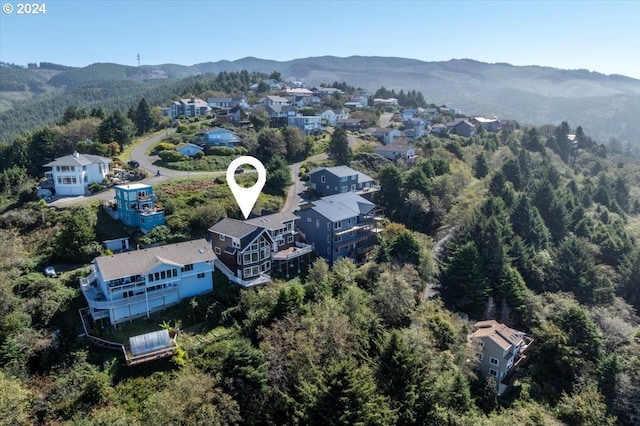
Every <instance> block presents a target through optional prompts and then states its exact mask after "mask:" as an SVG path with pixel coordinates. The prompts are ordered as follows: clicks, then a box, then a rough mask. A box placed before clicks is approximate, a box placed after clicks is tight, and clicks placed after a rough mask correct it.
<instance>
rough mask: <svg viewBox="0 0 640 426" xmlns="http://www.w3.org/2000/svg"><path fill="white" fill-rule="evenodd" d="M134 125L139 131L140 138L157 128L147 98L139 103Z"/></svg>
mask: <svg viewBox="0 0 640 426" xmlns="http://www.w3.org/2000/svg"><path fill="white" fill-rule="evenodd" d="M134 123H135V125H136V128H137V129H138V131H137V135H138V136H140V135H144V134H145V133H148V132H150V131H151V130H152V129H153V128H154V126H155V120H154V119H153V115H152V114H151V107H150V106H149V103H148V102H147V100H146V99H145V98H142V99H140V102H139V103H138V108H137V109H136V113H135V120H134Z"/></svg>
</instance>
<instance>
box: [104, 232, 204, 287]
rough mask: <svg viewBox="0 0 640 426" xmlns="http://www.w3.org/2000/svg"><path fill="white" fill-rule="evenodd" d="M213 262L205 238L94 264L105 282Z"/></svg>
mask: <svg viewBox="0 0 640 426" xmlns="http://www.w3.org/2000/svg"><path fill="white" fill-rule="evenodd" d="M215 258H216V255H215V254H214V253H213V249H212V248H211V243H210V242H208V241H207V240H205V239H204V238H202V239H199V240H192V241H186V242H183V243H177V244H167V245H164V246H158V247H152V248H148V249H143V250H134V251H128V252H125V253H117V254H113V255H111V256H100V257H96V258H95V259H94V260H93V263H94V264H95V265H96V267H97V268H98V269H99V270H100V273H101V274H102V278H103V279H104V280H105V281H110V280H114V279H117V278H123V277H129V276H132V275H142V274H145V273H147V272H148V271H150V270H152V269H154V268H155V267H157V266H159V265H161V264H169V265H175V266H183V265H189V264H192V263H198V262H205V261H210V260H213V259H215Z"/></svg>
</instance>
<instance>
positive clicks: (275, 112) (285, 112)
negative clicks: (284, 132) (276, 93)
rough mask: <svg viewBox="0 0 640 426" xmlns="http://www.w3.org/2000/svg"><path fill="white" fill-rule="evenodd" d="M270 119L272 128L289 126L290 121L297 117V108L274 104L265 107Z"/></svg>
mask: <svg viewBox="0 0 640 426" xmlns="http://www.w3.org/2000/svg"><path fill="white" fill-rule="evenodd" d="M264 109H265V111H266V112H267V115H269V118H270V125H271V126H272V127H283V126H286V125H288V124H289V119H290V118H293V117H295V116H296V115H297V111H296V107H295V106H293V105H281V104H272V105H266V106H265V107H264Z"/></svg>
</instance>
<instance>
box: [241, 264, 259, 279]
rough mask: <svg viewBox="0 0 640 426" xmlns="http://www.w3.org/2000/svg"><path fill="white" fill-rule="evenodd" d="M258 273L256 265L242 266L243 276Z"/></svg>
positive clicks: (251, 275) (246, 276)
mask: <svg viewBox="0 0 640 426" xmlns="http://www.w3.org/2000/svg"><path fill="white" fill-rule="evenodd" d="M258 274H260V268H259V267H257V266H252V267H251V268H244V277H245V278H248V277H253V276H256V275H258Z"/></svg>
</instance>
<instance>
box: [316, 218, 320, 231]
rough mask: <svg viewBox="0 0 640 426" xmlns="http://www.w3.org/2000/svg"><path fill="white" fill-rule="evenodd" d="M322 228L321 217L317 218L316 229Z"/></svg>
mask: <svg viewBox="0 0 640 426" xmlns="http://www.w3.org/2000/svg"><path fill="white" fill-rule="evenodd" d="M318 228H320V219H316V229H318Z"/></svg>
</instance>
